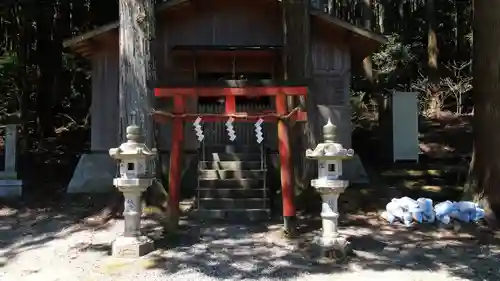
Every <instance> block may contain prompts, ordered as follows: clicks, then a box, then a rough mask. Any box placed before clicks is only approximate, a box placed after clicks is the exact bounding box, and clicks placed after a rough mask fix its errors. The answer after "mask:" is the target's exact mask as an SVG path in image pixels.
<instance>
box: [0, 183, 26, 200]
mask: <svg viewBox="0 0 500 281" xmlns="http://www.w3.org/2000/svg"><path fill="white" fill-rule="evenodd" d="M22 194H23V181H22V180H0V198H15V197H20V196H21V195H22Z"/></svg>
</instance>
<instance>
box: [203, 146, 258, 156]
mask: <svg viewBox="0 0 500 281" xmlns="http://www.w3.org/2000/svg"><path fill="white" fill-rule="evenodd" d="M204 151H205V152H208V153H257V154H260V153H261V147H260V146H258V145H211V146H205V147H204Z"/></svg>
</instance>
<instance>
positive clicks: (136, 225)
mask: <svg viewBox="0 0 500 281" xmlns="http://www.w3.org/2000/svg"><path fill="white" fill-rule="evenodd" d="M109 155H110V156H111V157H112V158H113V159H115V160H118V161H119V165H120V177H119V178H115V179H113V185H114V186H116V187H117V188H118V190H119V191H120V192H122V193H123V197H124V199H125V202H124V211H123V217H124V219H125V230H124V233H123V236H120V237H118V238H117V239H116V240H115V241H114V242H113V246H112V255H113V256H115V257H126V258H136V257H140V256H143V255H145V254H147V253H149V252H151V251H152V250H153V249H154V246H153V241H151V240H150V239H148V238H146V237H143V236H141V232H140V228H141V214H142V205H141V194H142V193H143V192H144V191H146V189H147V188H148V187H149V186H151V185H152V183H153V181H154V173H153V169H154V166H153V165H152V164H153V163H154V162H153V161H154V158H155V157H156V149H154V148H153V149H151V150H149V149H148V148H147V147H146V145H145V144H144V136H143V135H142V132H141V129H140V128H139V127H138V126H135V125H132V126H128V127H127V142H125V143H123V144H121V145H120V147H118V148H111V149H110V150H109Z"/></svg>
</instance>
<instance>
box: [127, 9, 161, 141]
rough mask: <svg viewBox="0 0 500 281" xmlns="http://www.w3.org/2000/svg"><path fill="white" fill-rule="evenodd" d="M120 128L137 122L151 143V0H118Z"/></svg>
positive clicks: (153, 23) (153, 29) (152, 24)
mask: <svg viewBox="0 0 500 281" xmlns="http://www.w3.org/2000/svg"><path fill="white" fill-rule="evenodd" d="M119 10H120V82H119V83H120V87H119V89H120V90H119V91H120V99H119V100H120V123H121V127H120V131H121V137H122V139H123V140H124V139H125V135H126V133H125V128H126V127H127V126H128V125H131V124H136V125H138V126H140V127H141V128H142V130H143V133H144V134H145V135H146V144H147V145H148V146H149V147H151V146H152V145H153V119H152V117H151V116H150V112H151V109H152V102H153V88H152V84H153V83H154V82H153V80H154V71H152V70H154V67H153V56H152V53H151V45H152V44H151V41H152V39H153V38H154V35H155V13H154V0H120V3H119Z"/></svg>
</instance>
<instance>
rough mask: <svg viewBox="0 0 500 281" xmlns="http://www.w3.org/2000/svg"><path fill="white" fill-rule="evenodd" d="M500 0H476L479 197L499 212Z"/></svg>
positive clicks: (475, 168)
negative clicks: (497, 31)
mask: <svg viewBox="0 0 500 281" xmlns="http://www.w3.org/2000/svg"><path fill="white" fill-rule="evenodd" d="M498 11H500V0H490V1H474V22H473V28H474V38H473V40H474V43H473V44H474V46H473V54H474V56H473V62H474V63H473V76H474V80H473V86H474V95H473V98H474V112H475V113H474V120H473V126H474V127H473V128H474V132H473V134H474V161H473V162H472V163H471V164H472V174H473V178H474V182H475V192H476V195H477V197H476V198H478V199H485V202H486V203H488V204H489V208H491V210H492V211H493V213H494V214H495V215H496V217H497V218H498V215H499V214H500V161H499V158H500V146H499V144H500V129H499V127H498V124H500V37H498V36H495V34H494V33H495V31H496V30H498V28H499V27H500V13H498Z"/></svg>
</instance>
